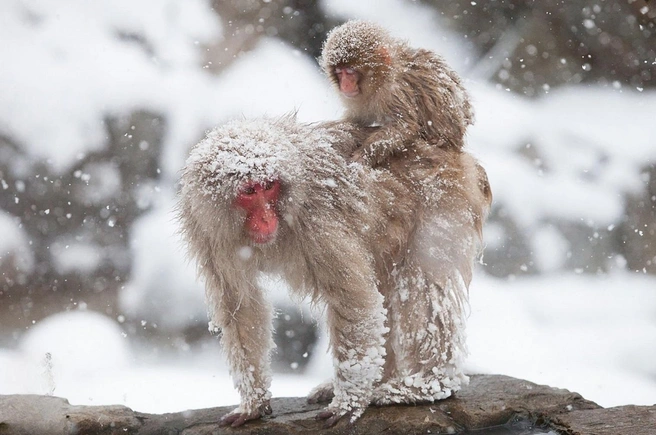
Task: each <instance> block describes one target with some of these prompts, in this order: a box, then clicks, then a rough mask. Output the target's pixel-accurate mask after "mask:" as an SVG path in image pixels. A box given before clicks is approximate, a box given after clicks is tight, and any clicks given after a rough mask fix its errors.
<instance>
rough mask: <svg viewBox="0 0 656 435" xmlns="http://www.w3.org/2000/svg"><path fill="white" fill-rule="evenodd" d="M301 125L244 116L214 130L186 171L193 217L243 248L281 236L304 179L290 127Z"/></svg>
mask: <svg viewBox="0 0 656 435" xmlns="http://www.w3.org/2000/svg"><path fill="white" fill-rule="evenodd" d="M295 124H296V122H295V121H294V120H293V118H291V117H290V118H289V119H288V118H282V119H280V120H266V119H259V120H240V121H232V122H228V123H226V124H224V125H222V126H220V127H218V128H216V129H214V130H212V131H210V132H209V133H208V134H207V137H206V138H205V139H203V140H202V141H201V142H200V143H198V144H197V145H196V146H195V147H194V148H193V149H192V151H191V153H190V155H189V158H188V159H187V163H186V166H185V168H184V170H183V174H182V179H181V182H182V191H181V197H182V198H183V199H184V200H183V201H182V203H183V205H186V207H187V210H185V213H187V214H188V215H189V219H190V220H195V221H197V222H198V223H199V225H201V226H202V227H203V228H206V229H210V231H211V232H213V233H216V235H217V237H220V239H221V240H222V242H226V241H230V242H232V243H234V244H235V245H237V246H242V245H243V244H244V243H250V244H252V245H267V244H271V243H273V242H274V241H275V240H276V239H277V238H279V237H280V236H281V235H282V233H283V232H284V230H283V228H282V226H284V225H285V223H284V222H285V221H284V220H283V219H281V217H282V216H284V213H286V212H287V211H288V209H289V207H288V202H289V201H290V198H291V196H292V195H294V192H295V187H294V186H296V185H297V184H298V183H296V182H295V180H298V179H302V177H303V175H301V174H300V173H299V171H300V170H301V169H300V168H301V167H300V165H298V164H294V163H295V162H296V161H297V160H298V159H299V151H298V149H297V148H298V147H297V145H296V143H295V141H294V140H295V139H294V138H295V136H294V134H293V132H292V131H290V128H291V127H289V128H288V127H287V125H290V126H294V125H295ZM289 162H291V163H289ZM226 234H229V235H226ZM225 248H226V249H230V248H228V247H227V246H226V247H225Z"/></svg>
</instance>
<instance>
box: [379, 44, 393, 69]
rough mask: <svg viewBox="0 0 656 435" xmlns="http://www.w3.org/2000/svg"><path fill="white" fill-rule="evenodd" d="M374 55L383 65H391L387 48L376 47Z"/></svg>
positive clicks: (390, 57)
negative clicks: (375, 54) (378, 57)
mask: <svg viewBox="0 0 656 435" xmlns="http://www.w3.org/2000/svg"><path fill="white" fill-rule="evenodd" d="M376 53H377V54H378V56H380V60H381V61H382V62H383V64H385V65H387V66H391V65H392V56H390V54H389V51H388V50H387V47H378V48H377V49H376Z"/></svg>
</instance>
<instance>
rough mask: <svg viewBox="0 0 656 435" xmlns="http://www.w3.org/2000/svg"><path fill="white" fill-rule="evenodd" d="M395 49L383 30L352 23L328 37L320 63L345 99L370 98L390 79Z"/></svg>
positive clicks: (338, 28) (358, 22)
mask: <svg viewBox="0 0 656 435" xmlns="http://www.w3.org/2000/svg"><path fill="white" fill-rule="evenodd" d="M392 45H393V39H392V38H391V37H390V35H389V34H388V33H387V31H385V29H383V28H382V27H380V26H378V25H376V24H373V23H369V22H365V21H359V20H355V21H349V22H347V23H345V24H343V25H341V26H339V27H336V28H335V29H333V30H332V31H331V32H330V33H329V34H328V37H327V38H326V41H325V42H324V44H323V49H322V53H321V58H320V59H319V61H320V63H321V66H322V68H323V70H324V71H325V73H326V75H328V77H329V78H330V79H331V80H332V82H333V83H334V85H335V87H336V88H337V89H338V90H339V92H340V94H341V95H342V96H343V97H345V98H347V99H362V98H369V97H371V96H372V95H374V94H375V93H376V92H377V90H379V89H381V87H383V86H384V85H385V83H386V82H387V81H388V80H390V79H391V77H390V76H391V72H392V51H391V50H392Z"/></svg>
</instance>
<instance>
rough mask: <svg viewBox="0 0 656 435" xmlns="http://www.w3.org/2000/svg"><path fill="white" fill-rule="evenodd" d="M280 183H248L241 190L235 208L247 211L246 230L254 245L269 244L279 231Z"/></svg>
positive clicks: (274, 181) (276, 181) (275, 181)
mask: <svg viewBox="0 0 656 435" xmlns="http://www.w3.org/2000/svg"><path fill="white" fill-rule="evenodd" d="M279 195H280V181H278V180H273V181H267V182H257V181H248V182H246V183H244V184H243V185H242V186H241V188H240V189H239V193H238V194H237V198H235V206H237V207H239V208H241V209H243V210H245V211H246V221H245V222H244V230H245V231H246V233H247V234H248V236H249V237H250V239H251V240H252V241H253V242H254V243H260V244H264V243H269V242H271V241H273V240H274V239H275V238H276V233H277V230H278V221H279V218H278V210H277V205H278V196H279Z"/></svg>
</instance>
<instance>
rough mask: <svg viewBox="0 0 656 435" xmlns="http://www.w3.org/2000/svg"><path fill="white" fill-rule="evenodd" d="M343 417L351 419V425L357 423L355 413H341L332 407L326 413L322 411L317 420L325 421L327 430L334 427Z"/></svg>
mask: <svg viewBox="0 0 656 435" xmlns="http://www.w3.org/2000/svg"><path fill="white" fill-rule="evenodd" d="M342 417H349V420H350V422H351V423H353V422H355V420H356V419H357V417H355V418H354V415H353V412H352V411H348V412H340V411H339V410H336V409H332V408H330V407H328V408H326V410H325V411H321V412H320V413H318V414H317V416H316V417H315V418H316V419H317V420H325V423H324V424H323V425H324V427H325V428H329V427H333V426H335V425H336V424H337V422H338V421H339V420H340V419H341V418H342Z"/></svg>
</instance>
